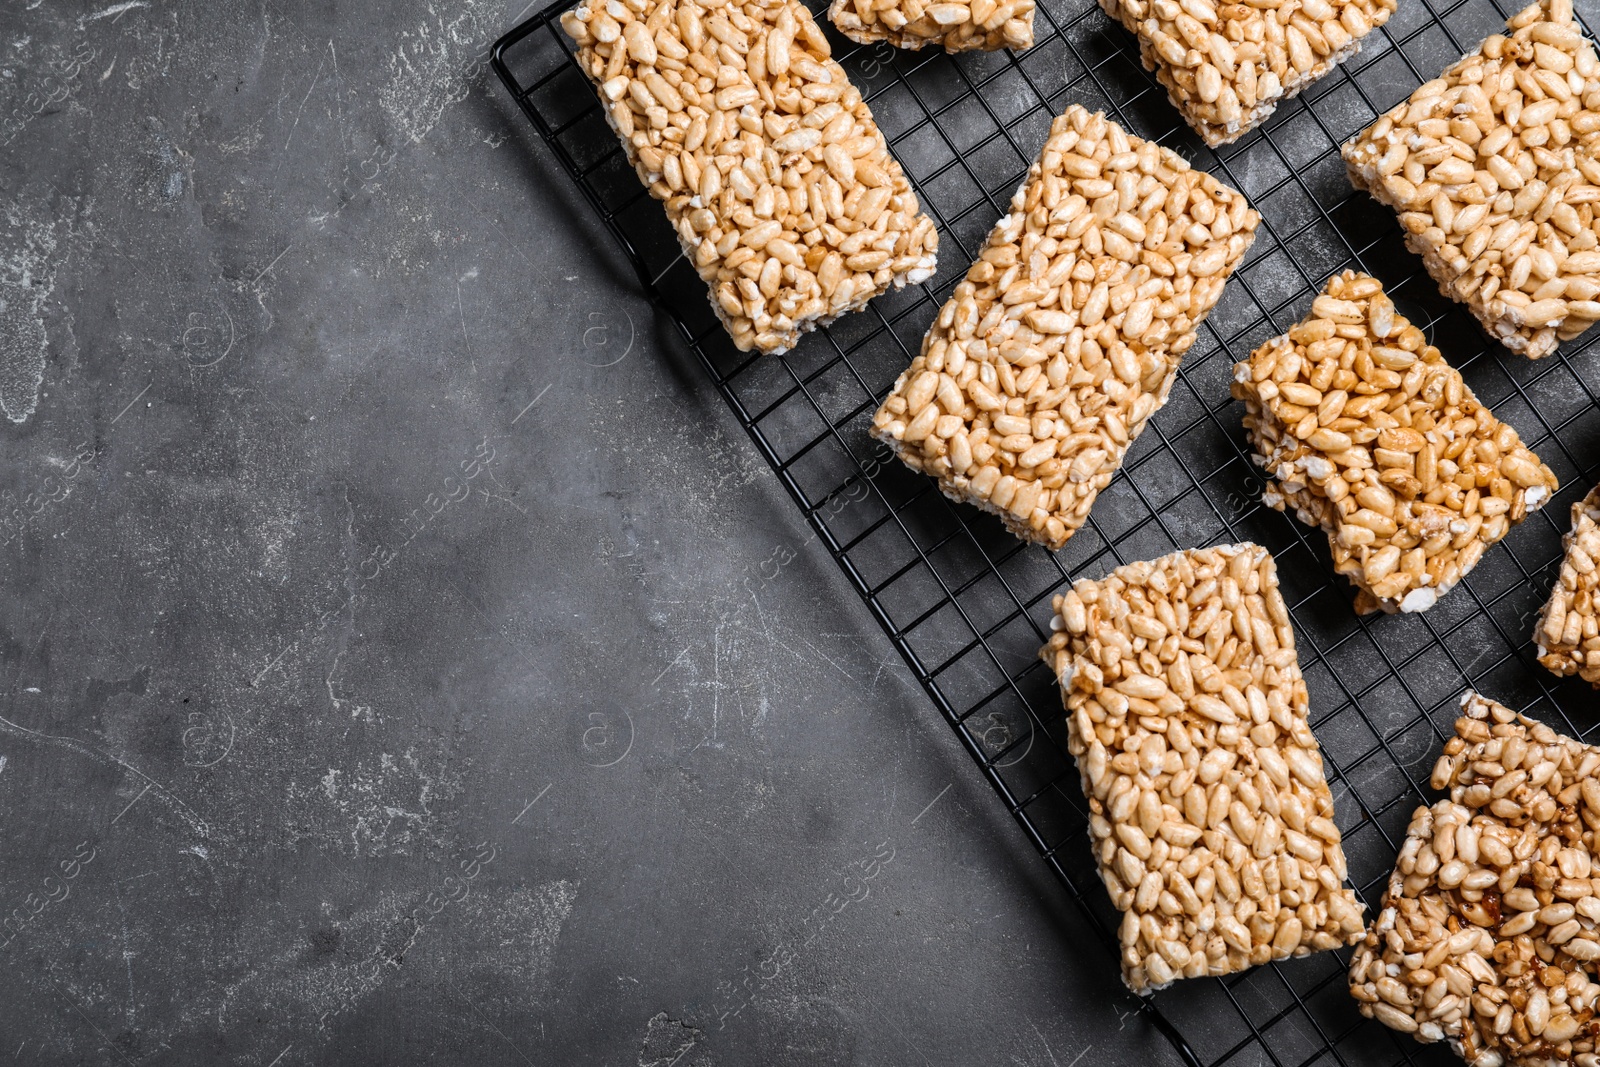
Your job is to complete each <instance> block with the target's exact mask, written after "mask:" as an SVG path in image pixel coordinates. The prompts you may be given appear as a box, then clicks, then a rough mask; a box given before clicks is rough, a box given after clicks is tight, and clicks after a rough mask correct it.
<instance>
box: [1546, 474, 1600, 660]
mask: <svg viewBox="0 0 1600 1067" xmlns="http://www.w3.org/2000/svg"><path fill="white" fill-rule="evenodd" d="M1561 544H1562V549H1563V550H1564V552H1565V558H1563V559H1562V561H1561V576H1560V577H1559V578H1557V579H1556V585H1555V588H1554V589H1552V590H1551V591H1550V600H1549V601H1548V602H1547V603H1546V604H1545V606H1544V611H1542V612H1540V614H1539V621H1538V623H1537V624H1536V625H1535V626H1534V630H1533V642H1534V644H1535V645H1537V646H1538V647H1539V662H1540V663H1542V664H1544V665H1545V666H1546V667H1549V668H1550V669H1551V670H1552V671H1554V672H1555V673H1557V674H1560V675H1568V674H1576V675H1578V676H1579V677H1580V678H1582V679H1583V680H1584V681H1586V682H1588V683H1589V684H1590V685H1592V686H1594V687H1595V688H1596V689H1600V486H1597V487H1596V488H1594V489H1592V490H1590V492H1589V495H1588V496H1586V497H1584V498H1583V499H1582V500H1580V501H1578V502H1577V503H1576V504H1574V505H1572V530H1571V531H1570V532H1569V533H1568V534H1567V536H1566V537H1565V538H1563V539H1562V543H1561Z"/></svg>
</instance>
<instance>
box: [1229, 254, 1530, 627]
mask: <svg viewBox="0 0 1600 1067" xmlns="http://www.w3.org/2000/svg"><path fill="white" fill-rule="evenodd" d="M1233 370H1234V385H1233V395H1234V396H1235V397H1236V398H1238V399H1241V400H1243V401H1244V402H1245V416H1244V424H1245V429H1246V430H1247V431H1248V432H1249V435H1250V440H1251V444H1252V445H1253V446H1254V448H1255V453H1256V455H1255V461H1256V463H1257V464H1259V465H1260V466H1262V467H1263V468H1265V470H1266V472H1267V474H1268V476H1269V481H1268V484H1267V489H1266V492H1265V493H1263V494H1262V498H1261V499H1262V502H1263V503H1266V504H1267V505H1269V506H1271V507H1274V508H1276V509H1278V510H1279V511H1286V510H1289V509H1291V508H1292V509H1293V510H1294V512H1295V514H1296V515H1297V516H1298V517H1299V519H1300V521H1301V522H1304V523H1306V524H1307V525H1311V526H1320V527H1322V529H1323V530H1325V531H1327V534H1328V544H1329V547H1330V548H1331V550H1332V552H1333V564H1334V569H1335V570H1337V571H1338V572H1339V573H1340V574H1343V575H1344V576H1345V577H1347V578H1349V579H1350V580H1351V581H1352V582H1354V583H1355V584H1356V586H1357V587H1358V588H1359V590H1360V592H1359V593H1358V594H1357V597H1356V610H1358V611H1361V612H1363V613H1366V612H1371V611H1374V610H1376V609H1378V608H1382V609H1383V610H1384V611H1390V612H1393V611H1404V612H1412V611H1426V610H1427V609H1428V608H1430V607H1432V606H1433V605H1434V603H1435V602H1436V601H1437V600H1438V598H1439V597H1441V596H1443V595H1444V594H1445V593H1446V592H1448V591H1449V590H1450V589H1451V588H1452V587H1453V586H1454V585H1455V584H1456V583H1457V582H1458V581H1460V580H1461V578H1462V577H1463V576H1464V575H1466V573H1467V572H1468V571H1469V570H1471V569H1472V568H1473V567H1474V566H1475V565H1476V564H1477V562H1478V560H1479V559H1480V558H1481V557H1482V556H1483V553H1484V552H1485V551H1487V550H1488V549H1489V548H1490V547H1491V546H1492V545H1494V543H1495V542H1497V541H1499V540H1500V539H1501V538H1502V537H1504V536H1505V535H1506V533H1507V532H1508V531H1509V530H1510V528H1511V527H1512V526H1513V525H1515V524H1516V523H1519V522H1521V521H1522V520H1523V518H1524V517H1525V516H1526V514H1527V513H1528V512H1529V511H1531V510H1536V509H1537V508H1539V507H1540V506H1542V505H1543V504H1544V503H1545V501H1547V500H1548V499H1549V498H1550V496H1551V495H1552V494H1553V493H1554V492H1555V491H1556V476H1555V475H1554V474H1552V473H1551V471H1550V468H1548V467H1546V466H1545V465H1544V464H1543V463H1541V462H1539V457H1538V456H1536V455H1534V454H1533V453H1532V452H1530V451H1529V450H1528V449H1527V448H1526V447H1524V446H1523V444H1522V440H1521V438H1519V437H1518V436H1517V431H1516V430H1515V429H1514V428H1512V427H1511V426H1510V425H1509V424H1507V423H1503V422H1501V421H1500V420H1498V419H1496V418H1495V417H1494V415H1493V413H1491V412H1490V411H1489V409H1488V408H1486V407H1484V406H1483V405H1482V404H1480V403H1478V401H1477V398H1475V397H1474V396H1473V395H1472V391H1471V390H1470V389H1468V388H1467V386H1466V384H1465V383H1464V382H1463V381H1462V380H1461V375H1460V374H1459V373H1458V372H1457V371H1456V370H1455V369H1454V368H1453V367H1451V366H1450V365H1449V364H1448V363H1446V362H1445V361H1444V357H1443V356H1441V355H1440V354H1439V350H1438V349H1437V348H1434V347H1433V346H1432V345H1430V344H1428V343H1427V342H1426V339H1425V338H1424V337H1423V334H1422V331H1421V330H1419V329H1417V328H1416V327H1415V326H1413V325H1412V324H1411V323H1410V322H1408V321H1407V320H1406V318H1405V317H1404V316H1403V315H1400V314H1399V313H1397V312H1396V311H1395V310H1394V304H1393V303H1392V302H1391V301H1390V300H1389V298H1388V296H1387V295H1385V294H1384V292H1383V286H1382V285H1380V284H1379V283H1378V280H1377V279H1376V278H1372V277H1369V276H1367V275H1365V274H1357V273H1355V272H1354V271H1345V272H1344V273H1343V274H1340V275H1337V276H1335V277H1333V278H1330V279H1329V280H1328V284H1327V286H1326V287H1324V289H1323V291H1322V294H1321V295H1320V296H1318V297H1317V298H1316V299H1315V300H1314V301H1313V302H1312V304H1311V311H1310V313H1309V314H1308V315H1307V316H1306V318H1305V319H1303V320H1301V322H1300V324H1299V325H1297V326H1295V327H1294V328H1293V329H1292V330H1290V331H1289V332H1288V333H1287V334H1285V335H1284V336H1282V337H1275V338H1273V339H1272V340H1271V341H1268V342H1267V343H1266V344H1264V345H1262V346H1261V347H1260V348H1258V349H1256V350H1255V352H1253V353H1252V354H1251V356H1250V359H1249V360H1248V361H1246V362H1242V363H1237V364H1235V365H1234V368H1233Z"/></svg>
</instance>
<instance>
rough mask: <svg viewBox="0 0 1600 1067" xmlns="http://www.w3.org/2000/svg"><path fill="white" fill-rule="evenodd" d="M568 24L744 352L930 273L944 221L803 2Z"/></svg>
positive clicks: (644, 8) (652, 0)
mask: <svg viewBox="0 0 1600 1067" xmlns="http://www.w3.org/2000/svg"><path fill="white" fill-rule="evenodd" d="M561 26H562V28H563V29H564V30H566V32H567V34H568V35H569V36H570V37H571V38H572V39H573V40H574V41H576V42H577V45H578V49H577V61H578V64H579V66H581V67H582V68H583V71H584V73H585V74H587V75H588V76H589V78H590V80H591V81H593V82H594V84H595V85H596V86H597V87H598V89H599V91H600V95H601V98H602V102H603V107H602V110H603V111H604V112H605V115H606V120H607V121H608V122H610V124H611V126H612V128H613V129H614V130H616V132H617V134H618V136H620V137H621V138H622V144H623V147H624V148H625V149H626V151H627V154H628V160H629V162H631V163H632V164H633V166H634V169H635V170H636V171H637V172H638V174H639V180H640V181H642V182H644V184H645V185H646V186H648V187H649V189H650V195H651V196H653V197H655V198H656V199H657V200H661V201H664V202H665V205H666V209H667V218H668V219H669V220H670V221H671V223H672V226H673V228H674V229H675V230H676V231H677V234H678V240H679V242H680V243H681V244H682V245H683V249H684V254H685V255H686V256H687V257H688V260H689V262H690V263H692V264H693V265H694V268H695V270H697V271H698V272H699V274H700V277H701V278H703V279H705V282H706V285H707V286H709V287H710V290H711V306H712V308H713V309H714V310H715V311H716V313H717V316H718V317H719V318H720V319H721V320H722V323H723V325H724V326H726V327H727V329H728V333H729V334H730V335H732V337H733V341H734V344H735V345H737V346H738V347H739V349H740V350H741V351H749V350H751V349H755V350H757V351H760V352H771V353H779V352H785V351H787V350H788V349H789V348H791V347H792V346H793V345H794V344H795V342H796V341H798V340H799V338H800V335H801V334H803V333H805V332H807V331H808V330H812V329H815V328H816V327H817V326H821V325H824V324H826V323H828V322H831V321H832V320H833V319H835V318H837V317H838V316H840V315H842V314H844V313H845V312H847V311H854V310H855V309H857V308H859V307H861V306H863V305H864V304H866V302H867V301H868V300H870V299H872V298H873V297H874V296H877V295H878V294H879V293H882V292H884V291H886V290H888V289H890V288H891V287H892V288H899V287H900V286H903V285H905V284H907V283H916V282H921V281H925V280H927V279H928V278H930V277H932V276H933V272H934V266H935V260H934V253H935V251H936V250H937V248H938V245H939V235H938V232H937V231H936V230H935V228H934V225H933V221H932V220H931V219H929V218H928V217H927V216H926V215H924V214H922V213H921V211H920V210H919V208H918V204H917V197H916V194H915V193H914V192H912V189H911V185H910V183H908V182H907V181H906V178H905V175H904V174H903V173H901V170H900V164H899V163H897V162H895V160H894V157H892V156H891V155H890V154H889V147H888V145H887V143H886V142H885V141H884V138H883V134H882V133H881V132H879V130H878V127H877V124H876V123H874V122H873V121H872V112H871V111H870V110H868V108H867V105H866V103H865V102H864V101H863V100H862V99H861V94H860V93H859V92H858V91H857V90H856V89H855V87H854V86H852V85H851V84H850V79H849V78H848V77H846V76H845V72H844V68H842V67H840V66H839V64H837V63H835V62H834V61H833V60H832V59H830V58H829V53H828V42H827V39H826V38H824V37H823V35H822V30H821V29H820V28H819V27H818V26H817V24H816V21H815V20H814V19H813V18H812V17H811V13H810V12H809V11H807V10H806V9H805V7H803V6H802V5H801V4H799V3H797V2H796V0H748V2H744V3H739V2H732V0H582V2H581V3H579V4H578V6H577V7H575V8H573V9H572V10H571V11H568V12H567V13H566V14H564V15H562V16H561Z"/></svg>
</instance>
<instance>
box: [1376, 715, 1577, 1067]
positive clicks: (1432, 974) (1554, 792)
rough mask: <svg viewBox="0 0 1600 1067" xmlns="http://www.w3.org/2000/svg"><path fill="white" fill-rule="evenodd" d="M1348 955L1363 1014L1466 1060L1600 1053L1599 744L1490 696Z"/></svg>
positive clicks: (1572, 1058)
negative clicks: (1598, 979)
mask: <svg viewBox="0 0 1600 1067" xmlns="http://www.w3.org/2000/svg"><path fill="white" fill-rule="evenodd" d="M1461 699H1462V709H1463V714H1462V717H1461V718H1460V719H1458V720H1457V721H1456V736H1455V737H1453V738H1451V739H1450V741H1449V742H1448V743H1447V744H1446V745H1445V749H1444V754H1443V755H1442V756H1440V757H1439V761H1438V763H1437V765H1436V766H1435V767H1434V771H1433V787H1434V788H1435V789H1448V790H1449V791H1450V797H1449V799H1448V800H1441V801H1440V802H1439V803H1437V804H1434V805H1433V806H1432V807H1419V808H1417V810H1416V811H1415V813H1413V815H1412V817H1411V827H1410V829H1409V830H1408V831H1407V832H1406V840H1405V844H1404V846H1403V847H1402V848H1401V850H1400V856H1399V859H1398V860H1397V861H1396V863H1395V870H1394V874H1393V875H1392V876H1391V877H1390V879H1389V888H1388V892H1387V893H1386V894H1385V895H1384V900H1383V910H1382V911H1381V912H1380V913H1379V915H1378V917H1377V919H1376V920H1375V921H1374V922H1373V924H1372V926H1371V928H1370V929H1369V930H1368V931H1367V935H1366V938H1365V940H1364V941H1363V942H1362V943H1361V945H1360V946H1359V947H1357V948H1356V950H1355V952H1354V954H1353V955H1352V956H1351V960H1350V992H1351V993H1352V994H1353V995H1354V996H1355V998H1356V1001H1357V1005H1358V1007H1359V1008H1360V1010H1361V1012H1362V1013H1363V1014H1364V1015H1367V1016H1368V1017H1370V1018H1375V1019H1377V1020H1378V1021H1380V1022H1382V1023H1384V1024H1385V1025H1387V1026H1390V1027H1393V1028H1394V1029H1396V1030H1399V1031H1402V1032H1404V1033H1409V1034H1411V1035H1412V1036H1413V1037H1415V1038H1416V1039H1417V1040H1418V1041H1423V1042H1433V1041H1441V1040H1447V1041H1449V1042H1450V1047H1451V1048H1452V1049H1454V1050H1455V1053H1456V1055H1458V1056H1460V1057H1461V1058H1462V1059H1463V1060H1465V1061H1467V1062H1468V1063H1469V1064H1475V1065H1477V1067H1499V1065H1501V1064H1527V1065H1530V1067H1532V1065H1535V1064H1537V1065H1541V1067H1543V1065H1546V1064H1557V1063H1560V1064H1581V1065H1586V1067H1587V1065H1593V1064H1595V1063H1596V1062H1597V1059H1596V1030H1597V1029H1600V1027H1597V1025H1596V1021H1595V1009H1596V1001H1597V999H1600V984H1596V983H1595V981H1594V973H1595V972H1594V968H1595V966H1596V961H1597V960H1600V925H1597V924H1600V896H1596V891H1597V889H1600V881H1597V880H1596V876H1600V869H1597V865H1596V863H1595V845H1596V842H1595V827H1596V826H1600V780H1597V779H1596V773H1597V772H1600V749H1597V748H1594V747H1593V746H1590V745H1585V744H1582V743H1581V742H1578V741H1575V740H1573V739H1572V738H1570V737H1563V736H1562V735H1560V734H1558V733H1556V732H1555V731H1554V730H1551V729H1550V728H1549V727H1548V726H1545V725H1543V724H1542V723H1537V722H1534V721H1533V720H1531V719H1528V718H1526V717H1524V716H1521V715H1518V714H1516V713H1515V712H1512V711H1511V710H1510V709H1508V708H1505V707H1502V706H1501V705H1499V704H1497V703H1495V702H1494V701H1492V700H1488V699H1486V698H1484V697H1482V696H1480V695H1478V694H1477V693H1474V692H1471V691H1468V692H1467V693H1466V694H1465V695H1464V696H1463V697H1462V698H1461Z"/></svg>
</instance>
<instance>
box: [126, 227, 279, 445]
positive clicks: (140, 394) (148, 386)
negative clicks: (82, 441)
mask: <svg viewBox="0 0 1600 1067" xmlns="http://www.w3.org/2000/svg"><path fill="white" fill-rule="evenodd" d="M286 251H287V250H286ZM154 384H156V383H155V380H154V379H152V380H151V381H149V382H148V383H146V385H145V387H144V388H143V389H141V390H139V396H136V397H134V398H133V399H132V400H130V401H128V405H127V407H124V408H123V409H122V410H121V411H119V412H117V415H116V418H114V419H112V420H111V423H112V425H115V424H116V421H117V419H120V418H122V416H124V415H126V414H127V413H128V408H131V407H133V405H135V404H137V403H138V402H139V397H140V396H144V394H146V393H148V392H149V391H150V386H152V385H154Z"/></svg>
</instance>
